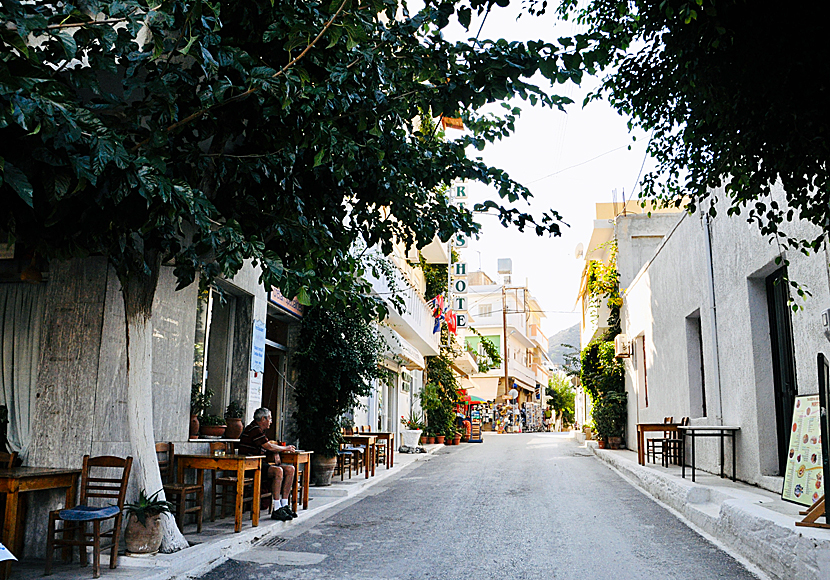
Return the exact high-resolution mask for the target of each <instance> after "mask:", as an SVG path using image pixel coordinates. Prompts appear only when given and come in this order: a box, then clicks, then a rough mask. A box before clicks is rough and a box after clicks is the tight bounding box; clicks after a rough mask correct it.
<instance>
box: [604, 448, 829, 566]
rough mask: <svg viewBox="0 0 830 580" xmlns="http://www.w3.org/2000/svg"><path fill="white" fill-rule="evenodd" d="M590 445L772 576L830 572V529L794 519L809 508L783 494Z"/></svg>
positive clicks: (606, 459)
mask: <svg viewBox="0 0 830 580" xmlns="http://www.w3.org/2000/svg"><path fill="white" fill-rule="evenodd" d="M587 447H588V449H590V450H591V451H592V452H593V453H594V454H595V455H596V456H597V457H598V458H599V459H600V460H602V461H604V462H606V463H607V464H608V465H610V466H611V467H613V468H614V469H616V470H617V471H618V472H619V473H621V474H622V475H623V476H624V477H625V478H627V479H628V480H630V481H631V482H632V483H633V484H634V485H636V486H638V487H639V488H640V489H642V490H643V491H645V492H646V493H648V494H649V495H651V496H653V497H654V498H655V499H657V500H659V501H660V502H662V503H663V504H665V505H667V506H669V507H670V508H672V509H674V510H675V511H676V512H678V513H680V514H681V515H682V516H683V517H685V518H686V519H687V520H689V521H690V522H691V523H692V524H694V526H697V527H698V528H699V529H700V530H702V531H703V532H705V533H707V534H709V535H710V536H711V537H712V538H714V539H715V540H716V541H718V542H720V543H721V544H722V545H723V546H725V547H727V548H729V549H730V550H732V551H734V552H735V553H737V554H738V555H740V556H741V557H743V558H744V559H745V560H747V561H749V562H750V563H752V564H754V565H755V566H757V567H758V568H759V569H760V570H761V571H762V572H763V573H765V574H768V575H769V576H770V577H772V578H778V579H782V580H791V579H795V578H797V579H798V580H819V579H823V580H827V579H828V578H830V530H825V529H819V528H804V527H796V525H795V522H796V521H798V520H801V519H802V518H803V516H801V515H799V513H798V512H799V511H800V510H802V509H806V508H804V507H802V506H799V505H796V504H793V503H789V502H785V501H783V500H782V499H781V496H780V494H775V493H772V492H770V491H766V490H764V489H760V488H758V487H754V486H751V485H747V484H744V483H741V482H732V481H731V480H729V479H726V478H724V479H721V478H720V477H718V476H717V475H712V474H709V473H706V472H703V471H701V470H698V471H697V474H696V480H697V481H696V483H692V480H691V474H690V471H689V468H687V469H686V479H683V478H682V477H681V470H680V467H678V466H671V467H669V468H668V469H666V468H664V467H662V466H661V465H659V464H658V465H653V464H651V463H647V464H646V465H644V466H642V465H639V464H638V463H637V453H636V451H627V450H620V451H618V450H614V451H612V450H608V449H597V448H596V442H594V441H589V442H588V443H587ZM820 521H824V518H820Z"/></svg>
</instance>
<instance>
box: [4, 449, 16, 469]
mask: <svg viewBox="0 0 830 580" xmlns="http://www.w3.org/2000/svg"><path fill="white" fill-rule="evenodd" d="M15 463H17V452H16V451H12V452H11V453H6V452H4V451H0V467H3V468H5V469H11V468H12V467H14V465H15Z"/></svg>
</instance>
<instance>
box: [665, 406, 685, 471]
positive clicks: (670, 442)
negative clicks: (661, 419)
mask: <svg viewBox="0 0 830 580" xmlns="http://www.w3.org/2000/svg"><path fill="white" fill-rule="evenodd" d="M689 424H690V420H689V418H688V417H683V418H682V419H681V420H680V426H681V427H688V426H689ZM685 443H686V439H685V436H684V434H683V432H681V431H670V432H669V437H667V438H666V439H664V440H663V448H664V450H663V467H668V466H669V461H671V462H672V463H673V464H674V465H680V462H681V461H683V446H684V445H685Z"/></svg>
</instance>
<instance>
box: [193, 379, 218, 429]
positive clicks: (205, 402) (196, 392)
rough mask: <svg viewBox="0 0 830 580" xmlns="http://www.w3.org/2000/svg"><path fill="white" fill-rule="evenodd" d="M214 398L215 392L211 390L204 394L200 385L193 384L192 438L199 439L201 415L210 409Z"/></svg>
mask: <svg viewBox="0 0 830 580" xmlns="http://www.w3.org/2000/svg"><path fill="white" fill-rule="evenodd" d="M211 398H213V391H211V390H210V389H208V390H206V391H205V392H204V393H202V388H201V386H200V385H199V384H198V383H193V385H191V387H190V438H191V439H196V438H198V437H199V415H201V414H202V413H203V412H204V411H205V409H207V408H208V407H210V400H211Z"/></svg>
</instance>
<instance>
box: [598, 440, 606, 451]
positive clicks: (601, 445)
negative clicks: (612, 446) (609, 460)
mask: <svg viewBox="0 0 830 580" xmlns="http://www.w3.org/2000/svg"><path fill="white" fill-rule="evenodd" d="M597 445H598V446H599V448H600V449H605V439H600V440H599V441H597Z"/></svg>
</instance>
